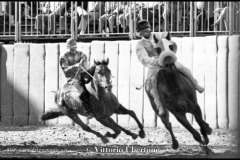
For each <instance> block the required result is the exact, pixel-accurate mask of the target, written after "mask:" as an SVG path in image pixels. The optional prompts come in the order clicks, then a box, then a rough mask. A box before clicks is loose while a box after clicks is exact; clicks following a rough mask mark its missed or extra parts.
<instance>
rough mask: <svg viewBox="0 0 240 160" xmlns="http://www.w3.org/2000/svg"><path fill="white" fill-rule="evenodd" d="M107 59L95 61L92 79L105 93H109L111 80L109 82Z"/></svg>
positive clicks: (109, 72)
mask: <svg viewBox="0 0 240 160" xmlns="http://www.w3.org/2000/svg"><path fill="white" fill-rule="evenodd" d="M108 63H109V59H108V58H107V59H104V60H102V61H95V60H94V64H95V66H96V68H95V73H94V77H95V79H96V80H97V81H98V82H99V85H100V86H101V87H103V88H104V89H105V91H106V92H111V89H112V80H111V70H110V69H109V68H108Z"/></svg>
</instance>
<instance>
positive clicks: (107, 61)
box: [106, 57, 109, 65]
mask: <svg viewBox="0 0 240 160" xmlns="http://www.w3.org/2000/svg"><path fill="white" fill-rule="evenodd" d="M108 63H109V58H108V57H107V60H106V65H108Z"/></svg>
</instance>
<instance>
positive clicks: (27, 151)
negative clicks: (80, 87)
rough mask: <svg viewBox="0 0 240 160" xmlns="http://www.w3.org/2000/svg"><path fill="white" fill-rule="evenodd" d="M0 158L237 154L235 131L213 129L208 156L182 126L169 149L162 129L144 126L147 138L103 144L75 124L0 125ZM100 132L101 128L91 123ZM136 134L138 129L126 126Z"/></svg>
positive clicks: (168, 139) (125, 138)
mask: <svg viewBox="0 0 240 160" xmlns="http://www.w3.org/2000/svg"><path fill="white" fill-rule="evenodd" d="M0 127H1V129H0V158H10V157H11V158H13V157H15V158H31V157H33V158H89V157H93V158H104V157H111V158H114V157H116V158H133V157H141V158H143V157H145V158H153V157H167V158H176V157H178V158H179V157H180V158H181V157H187V158H189V157H191V158H192V157H200V158H201V157H208V158H210V157H214V158H215V157H219V158H223V157H227V158H228V157H229V158H232V157H240V154H238V153H239V151H238V141H239V135H238V132H237V130H227V129H215V130H213V134H212V135H210V136H209V140H210V143H209V145H208V146H209V148H210V149H211V150H212V153H210V154H209V155H207V154H206V153H205V152H204V151H203V150H202V149H201V147H200V146H199V145H198V143H197V142H196V141H195V140H194V139H193V137H192V135H191V134H190V133H189V132H188V131H186V129H184V128H173V131H174V133H175V136H176V138H177V140H178V142H179V148H178V149H177V150H173V149H172V148H171V137H170V134H169V133H168V131H167V130H166V129H165V128H145V132H146V137H145V138H144V139H141V138H140V137H138V138H137V139H136V140H133V139H131V137H130V136H128V135H126V134H125V133H123V132H122V133H121V134H120V135H119V136H118V137H117V138H116V139H109V140H110V142H109V143H107V144H103V143H102V142H101V140H100V139H99V138H97V137H96V136H95V135H93V134H91V133H87V132H85V131H83V130H82V129H81V128H80V127H78V126H67V127H66V126H24V127H19V126H15V127H14V126H11V127H9V126H3V125H0ZM90 127H92V128H93V129H94V130H96V131H99V132H101V133H103V134H104V133H105V132H106V131H110V132H111V130H109V129H106V128H104V127H96V126H90ZM128 129H130V130H131V131H132V132H134V133H138V131H139V130H138V128H128Z"/></svg>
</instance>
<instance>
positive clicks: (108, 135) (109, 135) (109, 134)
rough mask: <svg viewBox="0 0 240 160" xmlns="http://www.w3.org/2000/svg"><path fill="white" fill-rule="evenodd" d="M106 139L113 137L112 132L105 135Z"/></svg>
mask: <svg viewBox="0 0 240 160" xmlns="http://www.w3.org/2000/svg"><path fill="white" fill-rule="evenodd" d="M104 137H112V134H111V133H110V132H107V133H105V135H104Z"/></svg>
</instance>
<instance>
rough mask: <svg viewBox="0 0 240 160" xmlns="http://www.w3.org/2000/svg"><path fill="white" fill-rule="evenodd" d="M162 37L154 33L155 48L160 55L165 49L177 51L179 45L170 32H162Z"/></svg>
mask: <svg viewBox="0 0 240 160" xmlns="http://www.w3.org/2000/svg"><path fill="white" fill-rule="evenodd" d="M160 33H161V39H157V38H156V36H155V34H154V35H153V40H154V48H155V49H156V51H157V53H158V54H159V55H160V54H161V53H162V52H163V51H172V52H174V53H176V52H177V45H176V43H175V42H173V41H172V40H171V35H170V33H169V32H160Z"/></svg>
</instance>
